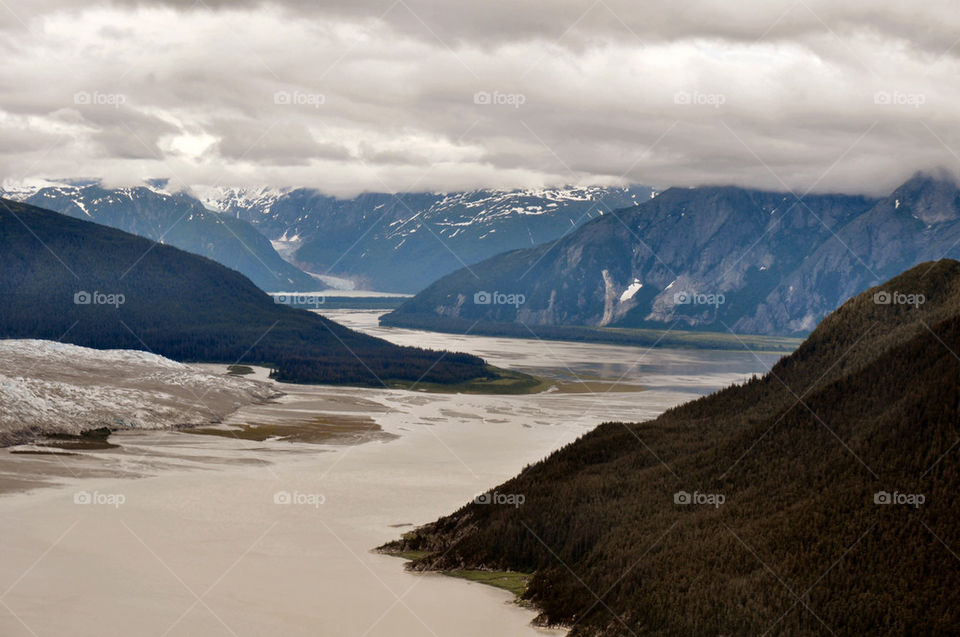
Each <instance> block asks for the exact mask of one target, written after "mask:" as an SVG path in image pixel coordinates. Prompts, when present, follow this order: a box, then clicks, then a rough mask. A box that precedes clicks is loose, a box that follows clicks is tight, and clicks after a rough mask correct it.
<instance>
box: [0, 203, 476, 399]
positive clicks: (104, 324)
mask: <svg viewBox="0 0 960 637" xmlns="http://www.w3.org/2000/svg"><path fill="white" fill-rule="evenodd" d="M0 254H3V257H4V258H3V259H2V260H0V307H2V308H3V311H2V312H0V338H17V339H44V340H53V341H62V342H65V343H72V344H74V345H80V346H84V347H92V348H96V349H135V350H147V351H149V352H152V353H155V354H158V355H161V356H165V357H168V358H171V359H174V360H177V361H210V362H226V363H231V364H234V363H238V362H245V363H259V364H263V365H267V366H270V367H272V368H273V370H274V371H273V376H274V377H275V378H277V379H279V380H285V381H292V382H324V383H345V384H359V385H379V386H382V384H384V383H391V382H393V381H400V382H414V383H418V382H424V383H439V384H450V383H456V382H461V381H467V380H475V379H478V378H481V377H489V376H491V371H490V369H489V368H488V367H487V366H486V365H485V364H484V362H483V361H482V360H481V359H479V358H477V357H475V356H470V355H466V354H454V353H443V352H433V351H428V350H424V349H419V348H412V347H400V346H396V345H393V344H391V343H388V342H387V341H384V340H381V339H379V338H374V337H371V336H367V335H364V334H361V333H359V332H355V331H353V330H350V329H348V328H346V327H343V326H342V325H339V324H338V323H335V322H333V321H330V320H328V319H326V318H324V317H322V316H320V315H319V314H316V313H313V312H309V311H306V310H300V309H295V308H292V307H288V306H285V305H280V304H277V303H275V302H274V300H273V299H272V298H271V297H270V296H268V295H267V294H265V293H264V292H263V291H261V290H260V289H258V288H257V287H256V286H255V285H254V284H253V283H252V282H251V281H250V280H249V279H247V278H245V277H244V276H243V275H242V274H240V273H239V272H236V271H234V270H231V269H229V268H227V267H225V266H222V265H220V264H218V263H216V262H214V261H211V260H210V259H207V258H204V257H200V256H197V255H194V254H190V253H188V252H185V251H183V250H180V249H177V248H173V247H171V246H166V245H161V244H158V243H155V242H153V241H150V240H149V239H145V238H143V237H138V236H135V235H132V234H128V233H126V232H122V231H120V230H116V229H113V228H109V227H106V226H102V225H99V224H95V223H91V222H88V221H82V220H79V219H74V218H72V217H68V216H66V215H62V214H59V213H56V212H53V211H50V210H44V209H41V208H37V207H35V206H31V205H28V204H22V203H18V202H14V201H9V200H4V199H0Z"/></svg>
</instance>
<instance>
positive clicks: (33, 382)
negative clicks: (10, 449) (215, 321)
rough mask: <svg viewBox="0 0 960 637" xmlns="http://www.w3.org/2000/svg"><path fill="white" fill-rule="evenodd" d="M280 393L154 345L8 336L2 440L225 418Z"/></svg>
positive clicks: (1, 389) (2, 365) (2, 353)
mask: <svg viewBox="0 0 960 637" xmlns="http://www.w3.org/2000/svg"><path fill="white" fill-rule="evenodd" d="M277 395H279V392H277V391H276V389H275V388H274V386H273V385H272V384H271V383H264V382H259V381H252V380H245V379H243V378H239V377H233V376H226V375H217V374H210V373H206V372H203V371H200V370H198V369H195V368H193V367H190V366H189V365H184V364H182V363H178V362H176V361H172V360H170V359H168V358H164V357H162V356H157V355H155V354H150V353H148V352H140V351H134V350H95V349H89V348H86V347H78V346H76V345H67V344H64V343H56V342H52V341H41V340H0V446H7V445H12V444H18V443H22V442H27V441H29V440H31V439H33V438H36V437H38V436H41V435H45V434H53V433H66V434H79V433H81V432H83V431H85V430H88V429H96V428H99V427H109V428H111V429H163V428H169V427H176V426H184V425H199V424H206V423H212V422H219V421H221V420H222V419H223V418H224V417H226V416H227V415H229V414H230V413H232V412H234V411H236V410H237V409H239V408H240V407H242V406H244V405H248V404H250V403H254V402H260V401H264V400H267V399H269V398H271V397H274V396H277Z"/></svg>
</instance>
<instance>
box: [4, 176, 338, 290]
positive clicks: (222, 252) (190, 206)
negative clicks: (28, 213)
mask: <svg viewBox="0 0 960 637" xmlns="http://www.w3.org/2000/svg"><path fill="white" fill-rule="evenodd" d="M12 194H14V195H18V196H16V197H14V198H16V199H17V200H19V201H23V202H24V203H28V204H31V205H34V206H39V207H41V208H47V209H49V210H55V211H57V212H60V213H63V214H65V215H69V216H71V217H76V218H78V219H83V220H85V221H93V222H96V223H99V224H103V225H105V226H110V227H111V228H117V229H119V230H124V231H126V232H130V233H132V234H136V235H140V236H142V237H146V238H148V239H153V240H154V241H158V242H160V243H164V244H167V245H172V246H174V247H177V248H180V249H182V250H186V251H187V252H192V253H194V254H199V255H201V256H205V257H208V258H210V259H213V260H214V261H217V262H218V263H222V264H223V265H225V266H227V267H228V268H231V269H233V270H237V271H238V272H240V273H241V274H243V275H244V276H246V277H247V278H249V279H250V280H251V281H253V282H254V283H255V284H256V285H257V286H259V287H260V289H262V290H266V291H272V292H279V291H290V290H299V291H315V290H320V289H323V288H324V287H325V286H324V285H323V284H322V283H321V282H319V281H317V280H316V279H314V278H313V277H311V276H310V275H308V274H306V273H305V272H303V271H301V270H299V269H297V268H296V267H294V266H292V265H290V264H289V263H287V262H286V261H284V260H283V259H282V258H281V257H280V255H279V254H277V252H276V250H274V249H273V246H272V245H271V244H270V242H269V241H268V240H267V239H266V238H265V237H264V236H263V235H261V234H260V233H259V232H258V231H257V230H256V229H254V228H253V226H251V225H250V224H249V223H247V222H245V221H243V220H240V219H235V218H232V217H230V216H227V215H220V214H217V213H216V212H214V211H211V210H208V209H207V208H206V207H204V206H203V204H201V203H200V202H199V201H198V200H197V199H195V198H193V197H191V196H189V195H187V194H184V193H173V194H171V193H167V192H163V191H162V190H160V189H158V188H157V187H148V186H139V187H134V188H115V189H105V188H103V187H101V186H100V185H97V184H79V185H77V184H69V183H68V184H57V185H52V186H46V187H42V188H39V189H28V190H22V191H19V192H15V193H12Z"/></svg>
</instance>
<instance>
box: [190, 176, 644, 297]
mask: <svg viewBox="0 0 960 637" xmlns="http://www.w3.org/2000/svg"><path fill="white" fill-rule="evenodd" d="M650 194H651V191H650V189H649V188H644V187H640V186H636V187H630V188H604V187H596V186H587V187H565V188H553V189H539V190H506V191H497V190H476V191H471V192H453V193H397V194H391V193H364V194H361V195H358V196H357V197H354V198H351V199H338V198H336V197H330V196H327V195H323V194H321V193H319V192H317V191H314V190H310V189H304V188H300V189H296V190H292V191H275V190H270V189H250V190H236V189H211V190H209V191H206V192H201V199H202V200H203V201H204V203H205V204H206V205H207V206H209V207H211V208H213V209H216V210H222V211H224V213H225V214H228V215H231V216H234V217H237V218H239V219H243V220H246V221H249V222H250V223H251V224H253V225H254V226H255V227H256V228H257V229H258V230H260V231H261V232H262V233H263V234H264V235H266V236H267V237H268V238H270V239H271V240H272V241H274V245H276V246H277V247H278V249H280V250H281V251H283V252H284V253H287V254H289V255H290V258H291V259H292V260H293V261H294V262H296V263H298V264H300V265H302V266H303V267H304V269H306V270H308V271H310V272H316V273H318V274H324V275H331V276H337V277H342V278H346V279H350V280H352V281H354V282H355V283H356V284H358V285H359V286H360V287H365V288H367V289H376V290H382V291H389V292H418V291H420V290H422V289H423V288H424V287H426V286H427V285H429V284H430V283H432V282H433V281H435V280H436V279H438V278H440V277H442V276H444V275H445V274H448V273H450V272H453V271H454V270H457V269H459V268H462V267H464V266H465V265H472V264H474V263H477V262H478V261H482V260H484V259H486V258H489V257H492V256H493V255H496V254H499V253H501V252H504V251H506V250H513V249H517V248H523V247H529V246H533V245H537V244H540V243H544V242H547V241H552V240H554V239H556V238H557V237H560V236H562V235H564V234H566V233H569V232H570V231H572V230H574V229H575V228H576V227H578V226H580V225H582V224H583V223H585V222H587V221H589V220H590V219H595V218H598V217H600V216H601V215H603V214H605V213H607V212H610V211H612V210H615V209H617V208H623V207H624V206H631V205H634V204H635V203H637V202H641V201H645V200H647V199H649V198H650Z"/></svg>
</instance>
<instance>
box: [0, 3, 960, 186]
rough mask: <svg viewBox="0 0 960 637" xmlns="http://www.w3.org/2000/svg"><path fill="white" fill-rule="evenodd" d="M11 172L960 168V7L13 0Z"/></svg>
mask: <svg viewBox="0 0 960 637" xmlns="http://www.w3.org/2000/svg"><path fill="white" fill-rule="evenodd" d="M0 52H2V55H3V64H2V65H0V181H3V182H5V183H8V184H11V183H20V182H23V181H30V180H34V179H41V178H45V179H62V178H95V179H102V180H103V181H104V182H105V183H106V184H107V185H118V186H119V185H133V184H138V183H141V182H142V181H143V180H145V179H157V178H166V179H169V180H170V181H171V184H172V186H173V187H181V186H182V187H201V186H202V187H217V186H221V187H253V186H270V187H295V186H305V187H312V188H317V189H319V190H321V191H323V192H325V193H328V194H333V195H337V196H344V197H346V196H352V195H355V194H357V193H359V192H362V191H387V192H419V191H454V190H471V189H475V188H521V187H522V188H528V187H543V186H555V185H562V184H578V185H583V184H604V185H608V184H626V183H635V184H643V185H650V186H654V187H656V188H660V189H662V188H666V187H669V186H698V185H705V184H735V185H742V186H750V187H757V188H764V189H769V190H778V191H787V190H789V191H793V192H796V193H799V194H802V193H805V192H828V191H837V192H850V193H854V192H860V193H869V194H882V193H886V192H889V191H890V190H892V189H893V188H894V187H895V186H896V185H898V184H899V183H900V182H902V181H904V180H905V179H906V178H908V177H909V176H910V175H911V174H913V173H914V172H916V171H918V170H932V169H936V168H945V169H946V170H948V171H950V172H953V173H954V174H960V125H958V124H960V121H958V120H960V108H958V106H960V80H958V78H960V72H958V71H960V11H957V8H956V3H955V2H953V1H950V2H948V1H941V0H929V1H927V2H923V3H907V2H903V1H902V0H898V1H890V0H874V1H869V2H867V1H864V2H850V1H837V0H823V1H820V0H797V1H795V2H794V1H790V0H786V1H783V2H781V1H779V0H738V1H737V2H729V1H715V0H668V1H658V0H654V1H644V2H638V1H637V0H585V1H571V0H543V1H540V0H538V1H524V0H487V1H484V2H469V3H468V2H460V1H457V0H332V1H329V2H325V1H322V0H320V1H318V0H313V1H305V0H285V1H284V0H277V1H275V2H255V1H252V0H251V1H244V0H232V1H227V0H197V1H196V2H189V1H176V0H167V1H162V0H156V1H149V0H143V1H131V2H88V1H83V0H72V1H67V0H0Z"/></svg>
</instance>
